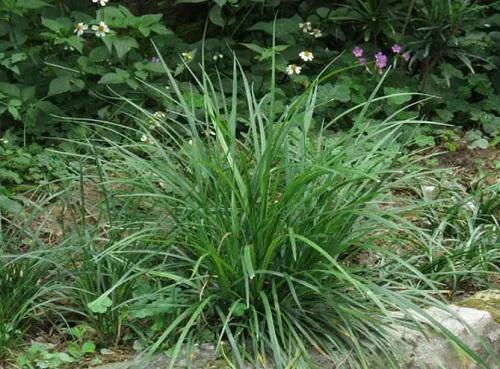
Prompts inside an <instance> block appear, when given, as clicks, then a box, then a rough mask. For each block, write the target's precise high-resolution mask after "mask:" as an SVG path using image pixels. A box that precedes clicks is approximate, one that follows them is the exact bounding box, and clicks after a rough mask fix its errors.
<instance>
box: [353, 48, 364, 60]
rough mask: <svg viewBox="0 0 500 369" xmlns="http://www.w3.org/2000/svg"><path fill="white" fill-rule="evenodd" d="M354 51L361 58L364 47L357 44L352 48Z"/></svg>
mask: <svg viewBox="0 0 500 369" xmlns="http://www.w3.org/2000/svg"><path fill="white" fill-rule="evenodd" d="M352 53H353V54H354V56H355V57H356V58H361V57H362V56H363V49H362V48H360V47H358V46H356V47H355V48H354V49H352Z"/></svg>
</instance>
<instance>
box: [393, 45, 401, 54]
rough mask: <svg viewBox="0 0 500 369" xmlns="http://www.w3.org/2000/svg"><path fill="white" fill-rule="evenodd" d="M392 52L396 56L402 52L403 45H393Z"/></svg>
mask: <svg viewBox="0 0 500 369" xmlns="http://www.w3.org/2000/svg"><path fill="white" fill-rule="evenodd" d="M392 52H393V53H394V54H399V53H400V52H401V45H400V44H394V45H392Z"/></svg>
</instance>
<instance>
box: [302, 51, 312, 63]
mask: <svg viewBox="0 0 500 369" xmlns="http://www.w3.org/2000/svg"><path fill="white" fill-rule="evenodd" d="M299 56H300V58H301V59H302V60H303V61H305V62H310V61H313V59H314V55H313V53H312V52H310V51H308V50H304V51H302V52H301V53H300V54H299Z"/></svg>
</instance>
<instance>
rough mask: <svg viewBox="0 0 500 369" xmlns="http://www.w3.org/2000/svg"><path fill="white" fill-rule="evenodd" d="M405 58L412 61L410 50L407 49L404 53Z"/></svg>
mask: <svg viewBox="0 0 500 369" xmlns="http://www.w3.org/2000/svg"><path fill="white" fill-rule="evenodd" d="M403 59H404V60H405V61H410V59H411V54H410V52H409V51H407V52H405V53H404V54H403Z"/></svg>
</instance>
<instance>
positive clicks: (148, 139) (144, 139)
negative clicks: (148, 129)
mask: <svg viewBox="0 0 500 369" xmlns="http://www.w3.org/2000/svg"><path fill="white" fill-rule="evenodd" d="M141 141H142V142H144V143H145V144H152V143H153V140H152V139H151V137H149V136H147V135H142V136H141Z"/></svg>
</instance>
